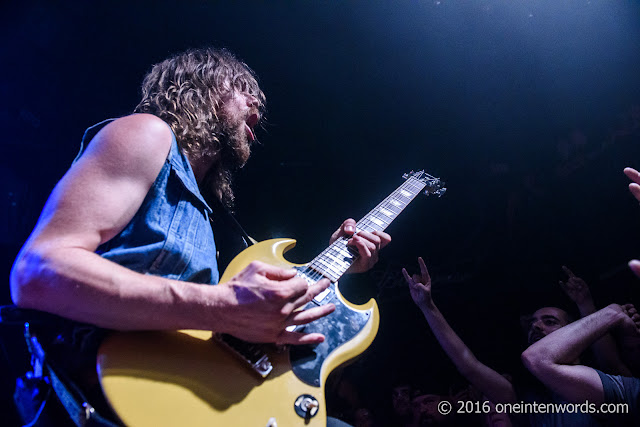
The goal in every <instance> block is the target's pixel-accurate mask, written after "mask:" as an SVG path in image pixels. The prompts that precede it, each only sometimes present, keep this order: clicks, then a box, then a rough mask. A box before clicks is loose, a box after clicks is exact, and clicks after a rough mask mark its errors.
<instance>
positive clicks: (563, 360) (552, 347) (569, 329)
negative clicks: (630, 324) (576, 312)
mask: <svg viewBox="0 0 640 427" xmlns="http://www.w3.org/2000/svg"><path fill="white" fill-rule="evenodd" d="M619 322H620V315H619V313H617V312H616V311H615V310H613V309H612V308H610V307H605V308H603V309H602V310H599V311H597V312H595V313H593V314H591V315H589V316H587V317H583V318H582V319H580V320H577V321H575V322H573V323H570V324H568V325H567V326H564V327H562V328H560V329H558V330H556V331H554V332H553V333H551V334H549V335H547V336H546V337H544V338H543V339H541V340H540V341H538V342H536V343H534V344H533V345H531V346H530V347H529V348H528V349H527V350H525V352H524V353H523V358H525V359H527V360H533V361H535V362H536V363H539V362H541V361H543V362H545V363H552V364H565V365H566V364H571V363H573V362H574V361H575V360H576V359H578V358H579V357H580V355H581V354H582V353H583V352H584V351H585V350H586V349H587V348H588V347H589V346H590V345H591V344H593V343H594V342H595V341H596V340H598V339H600V338H601V337H602V336H604V335H605V334H606V333H607V332H608V331H609V330H610V329H612V328H613V327H615V326H616V325H617V324H618V323H619Z"/></svg>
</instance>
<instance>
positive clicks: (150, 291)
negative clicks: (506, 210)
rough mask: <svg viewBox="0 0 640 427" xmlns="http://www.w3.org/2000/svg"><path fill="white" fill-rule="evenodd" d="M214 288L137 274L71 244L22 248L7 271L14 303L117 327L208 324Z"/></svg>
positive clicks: (212, 312)
mask: <svg viewBox="0 0 640 427" xmlns="http://www.w3.org/2000/svg"><path fill="white" fill-rule="evenodd" d="M214 288H216V287H211V286H202V285H196V284H192V283H186V282H179V281H175V280H169V279H165V278H162V277H157V276H151V275H145V274H140V273H136V272H134V271H132V270H129V269H127V268H125V267H122V266H120V265H117V264H115V263H113V262H111V261H108V260H106V259H104V258H102V257H100V256H99V255H97V254H95V253H92V252H90V251H87V250H86V249H82V248H73V247H69V248H60V249H55V250H47V249H41V248H39V249H38V248H30V249H27V250H26V251H24V252H23V253H21V255H20V256H19V258H18V260H17V261H16V264H15V265H14V268H13V271H12V274H11V290H12V297H13V299H14V302H15V303H16V304H17V305H19V306H21V307H24V308H33V309H38V310H42V311H47V312H50V313H53V314H57V315H60V316H63V317H66V318H69V319H72V320H76V321H80V322H87V323H92V324H95V325H98V326H101V327H106V328H111V329H120V330H128V329H182V328H190V329H191V328H193V329H209V328H211V327H212V326H215V323H216V322H215V319H214V316H215V310H210V309H209V308H208V307H207V304H210V305H215V301H216V297H218V295H216V292H217V291H218V290H217V289H214ZM218 293H219V292H218ZM218 299H220V298H218Z"/></svg>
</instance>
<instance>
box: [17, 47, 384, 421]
mask: <svg viewBox="0 0 640 427" xmlns="http://www.w3.org/2000/svg"><path fill="white" fill-rule="evenodd" d="M264 106H265V96H264V94H263V92H262V91H261V90H260V87H259V86H258V83H257V80H256V77H255V75H254V73H253V71H252V70H251V69H250V68H249V67H248V66H247V65H246V64H244V63H243V62H241V61H239V60H238V59H236V58H235V57H234V55H233V54H232V53H230V52H229V51H227V50H219V49H213V48H207V49H199V50H190V51H187V52H185V53H181V54H178V55H176V56H173V57H172V58H170V59H167V60H165V61H163V62H161V63H159V64H156V65H155V66H153V68H152V70H151V71H150V72H149V73H148V74H147V76H146V77H145V78H144V82H143V85H142V100H141V101H140V103H139V104H138V106H137V107H136V108H135V111H134V114H132V115H129V116H126V117H121V118H118V119H115V120H108V121H105V122H102V123H100V124H98V125H96V126H94V127H93V128H90V129H88V130H87V132H86V133H85V136H84V138H83V141H82V147H81V151H80V154H79V155H78V157H77V158H76V161H75V162H74V164H73V165H72V166H71V168H70V169H69V171H68V172H67V173H66V174H65V175H64V176H63V178H62V179H61V180H60V182H59V183H58V184H57V185H56V187H55V188H54V190H53V192H52V194H51V196H50V197H49V200H48V201H47V203H46V205H45V207H44V210H43V212H42V214H41V216H40V219H39V221H38V223H37V225H36V227H35V229H34V231H33V233H32V234H31V236H30V237H29V239H28V240H27V242H26V243H25V245H24V247H23V248H22V250H21V251H20V253H19V255H18V257H17V259H16V261H15V264H14V266H13V270H12V272H11V295H12V298H13V300H14V302H15V303H16V305H17V306H18V307H20V308H26V309H35V310H37V313H40V312H46V313H51V314H53V315H57V316H53V317H52V318H55V319H59V317H61V318H64V319H67V320H69V321H72V322H74V323H71V324H72V325H73V326H72V327H67V326H68V325H67V324H64V327H61V328H60V330H65V331H67V332H68V333H58V332H59V331H54V332H53V334H52V335H51V336H55V337H56V338H55V339H45V338H44V337H46V336H47V334H46V333H43V334H42V335H38V337H37V338H38V339H39V340H40V344H42V347H43V350H44V353H48V355H49V357H48V360H49V361H51V362H54V361H55V362H56V363H57V364H58V365H57V366H62V367H65V364H66V365H67V366H66V369H63V371H66V372H65V374H64V375H61V376H60V377H61V378H62V377H64V379H66V380H67V381H69V382H70V383H72V384H66V385H68V386H69V388H70V389H73V390H76V391H77V393H72V394H75V395H76V397H77V396H78V395H79V396H82V397H83V398H85V397H86V396H89V397H90V398H87V402H81V406H82V408H83V410H84V412H83V413H77V412H78V411H75V409H77V406H76V407H74V406H73V405H68V404H67V403H68V402H67V403H63V404H62V405H61V404H60V403H59V402H58V401H55V402H56V403H50V399H49V400H46V401H45V402H44V403H42V405H40V403H39V402H36V403H37V404H34V403H33V402H30V403H29V402H27V403H25V402H26V401H27V400H28V399H27V398H25V396H27V395H29V396H32V395H33V394H34V393H29V392H28V390H27V392H24V391H23V392H20V390H18V391H17V393H16V397H17V400H20V404H19V407H20V411H21V415H22V416H23V418H25V420H24V421H25V422H34V421H35V420H34V418H35V417H36V416H40V417H41V419H40V420H39V421H38V422H40V423H43V424H46V422H47V420H48V422H50V423H51V424H55V425H64V422H65V421H64V420H66V422H67V423H68V424H70V425H71V420H73V422H75V424H76V425H80V424H83V420H82V419H81V418H82V416H86V418H85V421H86V420H90V421H92V422H93V423H94V425H95V424H96V423H97V424H100V423H102V425H109V421H108V418H109V416H106V417H103V416H102V415H99V414H100V413H101V412H102V413H103V414H104V411H106V410H107V409H106V405H101V404H100V401H99V400H100V398H99V397H96V396H94V394H93V393H92V390H91V387H90V386H89V384H91V383H93V384H97V383H96V382H95V381H96V380H95V367H93V366H94V363H95V353H93V354H91V352H90V351H86V348H88V347H87V346H85V345H84V343H82V344H78V341H82V340H79V339H78V336H80V335H82V334H79V332H78V331H79V327H78V325H81V326H83V327H84V328H85V329H82V330H87V329H86V327H90V325H95V326H96V327H99V328H107V329H116V330H177V329H201V330H209V331H216V332H223V333H228V334H231V335H234V336H236V337H238V338H241V339H243V340H246V341H252V342H270V343H278V344H292V345H297V344H311V343H319V342H322V341H323V340H324V337H323V336H322V335H321V334H317V333H309V334H305V333H298V332H290V331H287V330H286V329H285V328H287V327H288V326H290V325H296V324H305V323H309V322H312V321H314V320H317V319H319V318H321V317H323V316H326V315H328V314H329V313H331V312H332V311H333V310H334V306H333V305H332V304H327V305H323V306H319V307H316V308H312V309H308V310H296V309H298V308H300V307H302V306H303V305H305V304H306V303H307V302H309V301H310V300H311V299H312V298H314V297H315V296H316V295H317V294H319V293H320V292H322V291H323V290H324V289H326V288H327V287H328V286H329V281H328V280H326V279H324V280H321V281H319V282H317V283H316V284H314V285H312V286H308V285H307V283H306V281H305V280H303V279H301V278H297V277H296V276H295V271H294V270H293V269H282V268H277V267H274V266H270V265H267V264H264V263H261V262H257V261H256V262H253V263H252V264H250V265H249V266H248V267H247V268H245V269H244V270H243V271H241V272H240V273H239V274H237V275H236V276H234V277H233V278H232V279H231V280H230V281H229V282H227V283H224V284H220V285H218V286H203V285H215V284H217V282H218V278H219V270H218V266H217V262H216V256H215V254H216V242H215V241H214V232H215V229H214V230H212V228H211V224H210V222H214V224H216V225H217V222H216V221H215V220H216V218H214V214H213V210H212V209H211V206H213V204H214V202H216V203H218V202H221V203H222V204H224V205H227V206H231V205H232V202H233V200H234V196H233V191H232V188H231V177H232V173H233V172H234V171H235V170H236V169H239V168H241V167H242V166H243V165H244V164H245V163H246V162H247V160H248V158H249V155H250V152H251V147H252V145H253V144H254V143H255V142H256V136H255V130H256V128H257V126H258V125H259V124H260V122H261V120H262V118H263V112H264ZM354 232H355V221H354V220H353V219H347V220H346V221H344V222H343V223H342V225H341V226H340V228H339V229H338V230H336V232H335V233H333V235H332V236H331V239H332V240H335V239H337V238H338V237H340V236H351V239H350V241H349V244H350V245H351V246H353V247H354V248H356V249H357V250H358V252H359V254H360V257H359V259H358V260H357V262H356V263H355V264H354V265H353V266H352V268H351V270H350V271H352V272H362V271H366V270H368V269H369V268H371V267H372V266H373V264H375V262H376V261H377V259H378V252H379V251H380V249H381V248H382V247H384V246H386V245H387V244H388V243H389V242H390V241H391V238H390V236H389V235H388V234H386V233H384V232H374V233H367V232H359V233H357V234H354ZM58 316H59V317H58ZM62 321H63V322H64V320H62ZM33 323H37V322H33ZM43 323H47V322H43ZM67 323H68V322H67ZM53 329H55V328H53ZM98 330H101V329H98ZM89 335H91V334H89ZM54 341H55V342H54ZM60 342H62V343H64V344H65V345H66V346H67V347H68V346H74V345H75V346H76V347H75V348H76V349H77V348H78V345H80V346H83V348H84V351H82V352H81V353H82V360H84V361H86V363H84V362H82V361H78V360H76V359H77V358H75V359H73V358H71V359H69V358H70V357H71V356H70V353H71V352H70V351H68V350H66V351H67V352H66V353H65V354H64V355H63V356H58V355H57V353H59V352H64V351H63V350H59V349H58V347H57V346H59V344H60ZM31 343H36V341H33V340H32V341H31ZM65 345H62V347H65ZM36 347H37V346H36ZM89 347H91V346H89ZM93 348H95V346H93ZM35 353H38V351H35ZM87 353H89V354H87ZM69 360H71V362H69ZM65 361H67V363H65ZM51 366H53V365H51ZM82 366H84V367H90V368H91V369H93V372H92V373H91V374H87V372H78V371H83V370H82V369H80V367H82ZM91 369H88V371H91ZM46 374H47V372H46V369H45V370H44V372H42V373H34V375H32V376H31V379H33V377H38V375H40V376H41V379H42V378H45V377H46ZM52 381H53V380H51V381H49V382H52ZM62 382H63V383H64V382H65V381H62ZM73 383H75V385H74V384H73ZM29 384H30V383H28V382H27V381H23V382H22V386H25V387H26V386H28V385H29ZM43 384H47V383H46V381H44V380H43V381H40V382H39V383H38V387H39V388H40V389H39V391H40V392H41V393H40V396H43V395H48V394H47V393H43V392H42V390H41V388H42V387H44V386H43ZM76 385H77V386H78V389H76V388H75V386H76ZM54 386H55V384H54ZM54 388H55V389H56V390H55V391H56V393H58V394H60V393H59V390H58V388H59V387H58V388H56V387H54ZM94 388H95V387H94ZM58 397H60V396H58ZM62 401H63V402H65V398H64V397H63V398H62ZM47 402H49V403H47ZM43 405H44V406H43ZM46 405H48V406H46ZM56 407H57V409H55V408H56ZM61 408H63V409H64V410H63V409H61ZM74 408H75V409H74ZM65 410H66V411H65ZM29 412H31V413H29ZM36 412H37V414H35V413H36ZM74 412H76V413H74ZM46 417H49V418H48V419H47V418H46Z"/></svg>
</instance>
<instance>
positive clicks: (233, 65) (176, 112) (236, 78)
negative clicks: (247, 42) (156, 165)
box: [134, 48, 266, 206]
mask: <svg viewBox="0 0 640 427" xmlns="http://www.w3.org/2000/svg"><path fill="white" fill-rule="evenodd" d="M234 90H238V91H241V92H246V93H249V94H251V95H253V96H254V97H255V98H256V99H257V100H258V102H259V105H258V110H259V111H260V113H261V114H260V117H263V114H262V113H263V112H264V109H265V102H266V99H265V96H264V93H263V92H262V90H260V87H259V85H258V81H257V77H256V75H255V73H254V72H253V70H251V68H249V66H247V65H246V64H245V63H244V62H242V61H240V60H238V59H237V58H236V57H235V56H234V55H233V54H232V53H231V52H229V51H228V50H226V49H215V48H203V49H190V50H188V51H186V52H183V53H180V54H177V55H175V56H173V57H171V58H169V59H166V60H164V61H162V62H160V63H158V64H155V65H154V66H153V67H152V69H151V71H150V72H149V73H148V74H147V75H146V76H145V78H144V81H143V82H142V100H141V101H140V103H139V104H138V106H137V107H136V108H135V110H134V112H135V113H149V114H153V115H155V116H157V117H159V118H161V119H162V120H164V121H165V122H166V123H168V124H169V126H170V127H171V129H172V130H173V133H174V134H175V136H176V140H177V142H178V146H179V147H180V148H181V149H182V150H183V152H184V153H185V154H186V155H187V157H188V158H189V159H190V160H191V161H192V162H195V161H198V160H200V159H202V158H210V159H212V160H213V161H212V167H211V169H210V170H209V172H208V175H207V177H206V178H205V182H204V185H205V186H206V188H205V189H204V190H205V192H208V193H212V194H213V195H215V196H216V197H217V198H218V199H219V200H221V201H222V202H223V203H224V204H226V205H227V206H231V205H232V204H233V199H234V196H233V190H232V189H231V177H232V171H233V169H234V168H236V167H238V166H240V167H241V166H242V165H238V164H234V162H233V160H232V159H234V155H233V153H232V151H233V149H234V148H233V146H232V145H231V144H229V143H228V142H229V141H228V139H229V138H227V137H226V133H225V126H224V123H223V118H222V117H221V107H222V104H223V102H224V100H225V99H228V98H229V97H230V96H231V95H232V92H233V91H234Z"/></svg>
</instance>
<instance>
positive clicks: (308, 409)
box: [293, 394, 320, 419]
mask: <svg viewBox="0 0 640 427" xmlns="http://www.w3.org/2000/svg"><path fill="white" fill-rule="evenodd" d="M293 407H294V409H295V411H296V414H298V415H299V416H300V417H302V418H304V419H309V418H313V417H315V416H316V414H317V413H318V409H319V408H320V403H319V402H318V399H316V398H315V397H313V396H311V395H310V394H302V395H300V396H298V398H297V399H296V401H295V403H294V404H293Z"/></svg>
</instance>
